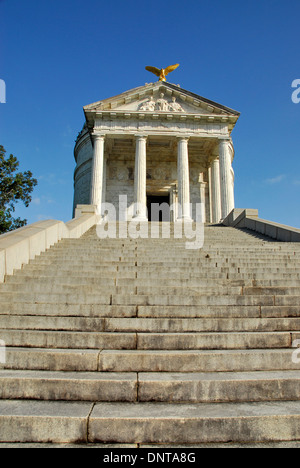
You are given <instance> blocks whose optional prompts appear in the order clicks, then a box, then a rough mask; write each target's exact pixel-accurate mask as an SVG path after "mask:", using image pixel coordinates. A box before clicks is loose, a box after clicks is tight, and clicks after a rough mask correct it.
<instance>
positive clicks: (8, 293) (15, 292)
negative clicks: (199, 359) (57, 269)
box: [0, 283, 300, 304]
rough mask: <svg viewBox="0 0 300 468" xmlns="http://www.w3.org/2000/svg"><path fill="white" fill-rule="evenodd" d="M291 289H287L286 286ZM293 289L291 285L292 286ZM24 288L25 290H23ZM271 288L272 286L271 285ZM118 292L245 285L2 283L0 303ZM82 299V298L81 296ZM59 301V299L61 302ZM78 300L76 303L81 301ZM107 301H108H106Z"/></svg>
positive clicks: (202, 291) (186, 291)
mask: <svg viewBox="0 0 300 468" xmlns="http://www.w3.org/2000/svg"><path fill="white" fill-rule="evenodd" d="M287 289H288V288H287ZM289 289H291V290H292V288H289ZM21 291H22V292H21ZM268 291H269V288H268ZM293 292H294V293H297V292H299V295H300V290H299V289H298V288H295V290H294V291H293ZM109 293H110V294H115V295H120V296H122V295H126V294H131V295H133V296H143V295H158V296H162V295H166V296H169V295H175V296H180V297H181V298H184V297H187V298H191V297H192V296H196V297H198V296H205V295H210V296H213V295H220V294H222V295H223V296H226V295H239V294H242V286H230V285H229V286H225V285H224V286H222V285H217V286H210V287H209V286H194V287H193V286H191V287H185V286H181V287H180V286H174V287H158V286H157V287H155V286H154V287H152V286H139V287H136V286H134V284H133V285H131V284H128V286H125V285H123V286H107V287H106V286H102V285H101V284H100V285H94V286H88V285H64V284H59V285H55V286H52V285H51V284H47V283H45V284H42V283H41V284H40V283H35V284H26V283H24V284H22V285H19V284H14V283H11V284H0V294H1V295H0V302H3V301H4V302H7V301H9V300H12V301H13V302H16V301H17V300H22V296H23V300H24V302H28V301H30V302H44V301H45V297H46V296H47V294H48V295H49V297H51V298H52V297H53V298H54V297H58V296H61V300H62V298H63V297H65V298H66V300H65V301H63V302H69V300H68V297H70V296H71V297H74V298H75V297H77V298H78V302H79V303H85V300H86V298H87V299H88V303H91V302H90V300H91V299H92V298H93V303H96V304H97V303H100V304H101V303H102V304H103V302H102V298H103V297H104V296H105V295H107V294H109ZM250 294H251V292H250V291H248V290H247V295H250ZM263 294H264V292H263V291H262V292H261V295H263ZM266 294H273V295H275V294H276V290H275V288H274V292H273V293H269V292H267V293H266ZM278 294H287V293H285V292H284V288H280V290H279V292H278ZM253 295H259V292H258V291H257V290H254V294H253ZM80 298H81V299H80ZM58 302H60V300H59V301H58ZM78 302H77V303H78ZM104 303H106V302H104Z"/></svg>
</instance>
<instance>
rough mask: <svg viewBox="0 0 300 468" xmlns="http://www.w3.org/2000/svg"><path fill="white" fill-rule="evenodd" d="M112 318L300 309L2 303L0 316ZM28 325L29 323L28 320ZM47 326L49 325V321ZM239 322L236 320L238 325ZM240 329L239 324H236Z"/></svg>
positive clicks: (282, 313) (293, 311)
mask: <svg viewBox="0 0 300 468" xmlns="http://www.w3.org/2000/svg"><path fill="white" fill-rule="evenodd" d="M1 315H3V316H6V317H7V316H9V315H21V316H22V317H23V318H24V317H26V316H28V315H32V316H39V317H40V316H42V317H45V318H46V317H95V318H98V319H99V318H102V317H109V318H118V317H120V318H122V317H127V318H134V317H137V316H138V317H139V318H171V319H178V318H189V319H195V318H206V319H214V318H221V319H226V318H229V319H232V318H241V319H247V318H260V317H262V318H279V319H283V318H285V317H286V318H288V317H294V318H298V317H300V305H299V306H259V305H242V306H237V305H229V306H227V305H202V306H201V305H199V306H138V307H136V306H121V305H114V306H110V305H96V304H95V305H93V304H80V305H78V304H70V305H68V304H51V303H50V304H47V303H44V304H30V303H21V302H20V303H17V302H16V303H5V302H3V303H1V311H0V316H1ZM46 320H47V318H46ZM24 323H26V322H25V321H24ZM45 323H46V322H45ZM237 323H238V322H237V321H235V324H237ZM236 326H238V325H236Z"/></svg>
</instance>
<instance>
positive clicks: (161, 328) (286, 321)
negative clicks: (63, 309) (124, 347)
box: [0, 314, 300, 333]
mask: <svg viewBox="0 0 300 468" xmlns="http://www.w3.org/2000/svg"><path fill="white" fill-rule="evenodd" d="M0 329H1V330H13V329H17V330H57V331H82V332H118V333H119V332H126V333H128V332H136V333H138V332H141V333H145V332H146V333H149V332H154V333H185V332H186V333H188V332H243V331H247V332H251V331H259V332H271V331H273V332H275V331H300V317H297V318H282V317H280V318H247V317H241V318H239V320H236V318H231V319H230V318H203V317H202V318H193V317H192V316H189V318H173V317H170V318H169V317H168V318H153V317H151V316H149V317H147V318H141V317H134V318H112V316H110V317H109V318H91V317H75V316H71V317H70V316H67V317H64V316H61V315H60V316H45V315H43V316H40V315H36V316H26V315H25V316H24V315H23V314H22V315H9V316H7V315H1V314H0Z"/></svg>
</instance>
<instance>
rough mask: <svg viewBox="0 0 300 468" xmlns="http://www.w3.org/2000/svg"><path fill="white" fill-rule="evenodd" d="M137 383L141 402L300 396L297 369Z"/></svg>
mask: <svg viewBox="0 0 300 468" xmlns="http://www.w3.org/2000/svg"><path fill="white" fill-rule="evenodd" d="M0 375H1V374H0ZM138 382H139V386H138V401H140V402H149V401H157V402H158V401H160V402H190V403H191V402H199V403H200V402H203V403H204V402H208V403H213V402H216V403H217V402H245V401H276V400H298V399H299V393H300V372H299V371H298V370H297V371H277V372H276V371H263V372H261V371H256V372H211V373H210V372H203V373H197V372H195V373H177V374H176V373H175V374H174V373H164V372H160V373H143V372H141V373H139V374H138Z"/></svg>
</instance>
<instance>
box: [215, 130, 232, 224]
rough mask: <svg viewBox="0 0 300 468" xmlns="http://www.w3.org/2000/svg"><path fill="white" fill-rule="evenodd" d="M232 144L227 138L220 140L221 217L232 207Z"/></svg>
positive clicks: (227, 213) (224, 216)
mask: <svg viewBox="0 0 300 468" xmlns="http://www.w3.org/2000/svg"><path fill="white" fill-rule="evenodd" d="M231 155H232V145H231V141H230V140H229V139H226V140H225V139H224V140H220V143H219V158H220V185H221V205H222V219H224V218H226V216H228V215H229V213H230V212H231V211H232V210H233V209H234V195H233V181H232V170H231V162H232V161H231Z"/></svg>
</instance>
